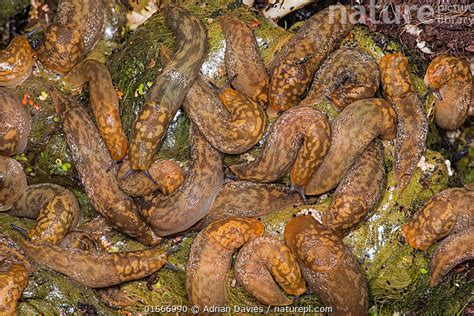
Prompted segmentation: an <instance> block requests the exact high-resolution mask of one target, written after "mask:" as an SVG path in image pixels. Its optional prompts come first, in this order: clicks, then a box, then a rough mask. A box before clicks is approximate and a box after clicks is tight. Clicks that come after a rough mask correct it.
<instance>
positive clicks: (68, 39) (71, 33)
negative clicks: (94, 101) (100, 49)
mask: <svg viewBox="0 0 474 316" xmlns="http://www.w3.org/2000/svg"><path fill="white" fill-rule="evenodd" d="M104 20H105V5H104V3H103V2H102V1H97V0H61V1H60V2H59V4H58V9H57V12H56V16H55V19H54V23H53V24H51V25H50V26H49V27H48V28H47V29H46V30H45V34H44V36H45V38H44V43H43V44H42V45H41V46H40V48H39V49H38V54H37V55H38V59H39V60H40V61H41V63H42V64H43V65H44V66H46V67H47V68H49V69H51V70H54V71H56V72H58V73H61V74H64V73H67V72H69V71H70V70H71V69H72V68H73V67H74V66H75V65H77V64H78V63H79V62H81V61H82V59H83V58H84V57H85V56H86V55H87V54H88V53H89V52H90V51H91V50H92V48H93V47H94V45H95V44H96V43H97V41H98V40H99V39H100V37H101V35H102V32H103V26H104Z"/></svg>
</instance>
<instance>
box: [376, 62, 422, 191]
mask: <svg viewBox="0 0 474 316" xmlns="http://www.w3.org/2000/svg"><path fill="white" fill-rule="evenodd" d="M379 65H380V71H381V75H382V87H383V90H384V92H385V95H386V97H387V99H388V100H389V101H390V102H391V103H392V104H393V106H394V109H395V111H396V113H397V119H398V124H397V138H396V140H395V153H394V164H393V173H394V177H395V181H396V183H397V187H398V190H399V191H403V189H404V188H405V187H406V186H407V185H408V184H409V183H410V180H411V177H412V175H413V173H414V172H415V170H416V167H417V165H418V162H419V161H420V158H421V156H422V155H423V153H424V152H425V148H426V137H427V135H428V120H427V118H426V115H425V112H424V111H423V105H422V103H421V100H420V99H419V98H418V95H417V94H416V92H415V88H414V86H413V84H412V82H411V80H410V73H409V70H408V59H407V58H406V57H405V56H403V54H401V53H397V54H390V55H385V56H384V57H383V58H382V59H381V60H380V64H379Z"/></svg>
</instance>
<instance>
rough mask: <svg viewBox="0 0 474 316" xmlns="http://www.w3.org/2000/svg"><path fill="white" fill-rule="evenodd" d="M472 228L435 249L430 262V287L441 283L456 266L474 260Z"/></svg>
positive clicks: (453, 235)
mask: <svg viewBox="0 0 474 316" xmlns="http://www.w3.org/2000/svg"><path fill="white" fill-rule="evenodd" d="M473 240H474V226H471V227H469V228H468V229H466V230H463V231H461V232H458V233H456V234H452V235H450V236H448V237H446V239H444V240H443V241H442V242H441V243H440V244H439V246H438V247H437V248H436V251H435V253H434V254H433V256H432V257H431V262H430V287H435V286H437V285H438V284H440V283H441V282H442V281H443V278H444V277H445V276H446V275H447V274H448V272H449V271H451V270H452V269H454V268H455V267H456V266H457V265H459V264H461V263H463V262H466V261H469V260H473V259H474V246H473V245H472V241H473Z"/></svg>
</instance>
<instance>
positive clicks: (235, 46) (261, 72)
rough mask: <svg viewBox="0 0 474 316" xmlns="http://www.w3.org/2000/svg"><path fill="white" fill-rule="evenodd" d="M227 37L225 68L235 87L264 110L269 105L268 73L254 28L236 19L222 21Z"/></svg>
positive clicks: (231, 17) (220, 20) (220, 19)
mask: <svg viewBox="0 0 474 316" xmlns="http://www.w3.org/2000/svg"><path fill="white" fill-rule="evenodd" d="M219 23H220V25H221V27H222V30H223V31H224V37H225V43H226V46H225V55H224V59H225V67H226V70H227V75H228V76H229V78H234V77H235V79H234V80H233V81H232V86H233V87H234V88H235V89H236V90H237V91H239V92H242V93H243V94H244V95H246V96H247V97H249V98H251V99H252V100H253V101H255V102H257V103H258V104H260V105H261V106H266V105H267V104H268V86H269V78H268V73H267V70H266V68H265V65H264V64H263V61H262V58H261V57H260V52H259V50H258V45H257V41H256V40H255V37H254V35H253V33H252V31H251V30H250V28H249V27H248V26H247V25H246V24H245V23H244V22H243V21H241V20H239V19H238V18H236V17H233V16H230V15H227V16H223V17H220V18H219Z"/></svg>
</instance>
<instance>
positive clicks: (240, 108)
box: [160, 46, 267, 154]
mask: <svg viewBox="0 0 474 316" xmlns="http://www.w3.org/2000/svg"><path fill="white" fill-rule="evenodd" d="M160 56H161V60H162V62H163V63H164V64H166V63H168V62H169V60H170V58H171V57H170V56H171V54H170V50H169V49H168V48H167V47H164V46H162V47H161V49H160ZM183 108H184V110H185V112H186V114H187V115H188V117H189V118H190V119H191V121H192V122H193V123H194V124H195V125H196V126H197V128H198V129H199V130H200V131H201V133H202V134H203V135H204V136H205V137H206V139H207V141H208V142H209V143H210V144H211V145H212V146H213V147H214V148H216V149H217V150H219V151H220V152H222V153H226V154H240V153H242V152H245V151H247V150H249V149H250V148H252V147H253V146H255V144H257V143H258V141H259V140H260V139H261V138H262V136H263V133H264V131H265V124H266V121H267V118H266V115H265V112H264V111H263V110H262V108H261V106H260V105H258V104H257V103H255V102H254V101H252V100H251V99H249V98H248V97H246V96H245V95H243V94H242V93H239V92H238V91H236V90H233V89H231V88H226V89H222V90H221V91H220V93H218V92H217V91H216V90H215V89H213V88H212V87H210V86H209V85H208V84H207V83H206V82H205V80H204V78H203V77H202V76H199V77H198V78H197V79H196V81H195V82H194V84H193V85H192V86H191V88H190V89H189V92H188V94H187V95H186V98H185V100H184V103H183Z"/></svg>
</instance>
